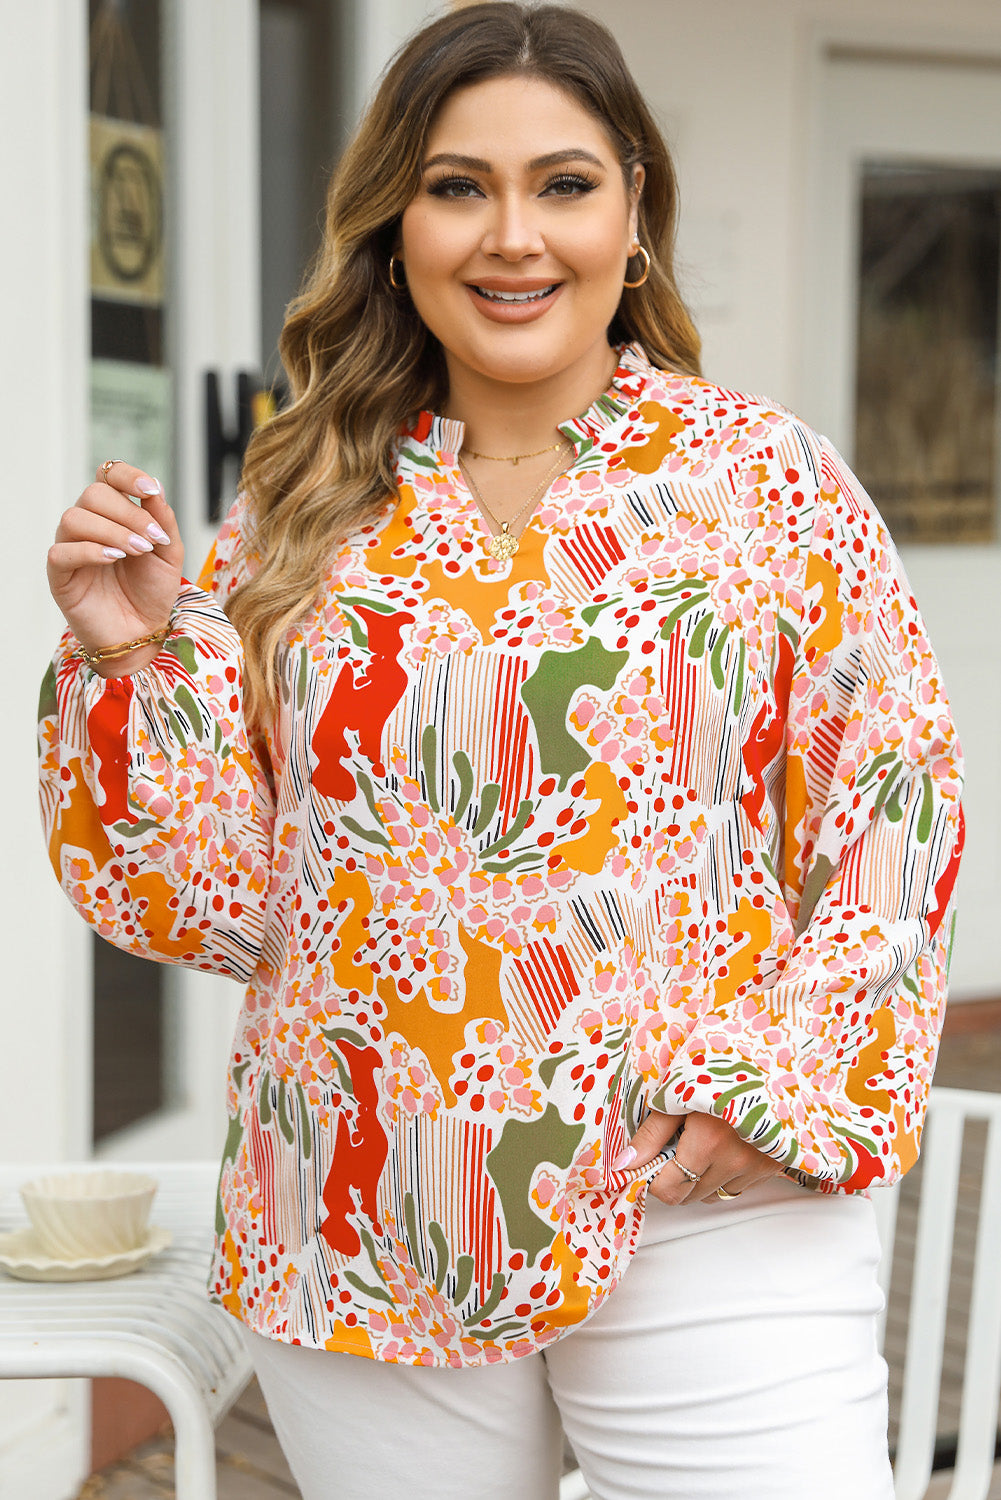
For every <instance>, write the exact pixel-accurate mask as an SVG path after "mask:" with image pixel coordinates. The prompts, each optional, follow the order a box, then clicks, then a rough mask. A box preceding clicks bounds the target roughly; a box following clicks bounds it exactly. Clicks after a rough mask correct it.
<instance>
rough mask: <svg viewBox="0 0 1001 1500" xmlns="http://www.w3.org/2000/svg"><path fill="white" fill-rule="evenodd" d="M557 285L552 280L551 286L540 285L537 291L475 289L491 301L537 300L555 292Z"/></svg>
mask: <svg viewBox="0 0 1001 1500" xmlns="http://www.w3.org/2000/svg"><path fill="white" fill-rule="evenodd" d="M558 286H559V282H558V281H554V282H553V284H552V285H551V286H545V287H542V288H541V290H540V291H537V292H487V291H484V289H483V287H481V286H478V287H476V288H475V290H476V291H477V292H478V293H479V295H480V296H481V297H487V298H489V300H490V301H491V302H539V301H541V300H542V298H543V297H548V296H549V295H550V293H551V292H555V290H556V288H557V287H558Z"/></svg>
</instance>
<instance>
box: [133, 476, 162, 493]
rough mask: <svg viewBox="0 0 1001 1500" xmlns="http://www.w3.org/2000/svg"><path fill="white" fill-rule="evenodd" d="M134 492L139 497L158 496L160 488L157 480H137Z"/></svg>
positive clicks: (160, 491)
mask: <svg viewBox="0 0 1001 1500" xmlns="http://www.w3.org/2000/svg"><path fill="white" fill-rule="evenodd" d="M136 492H137V493H138V494H140V495H159V494H161V493H162V488H161V485H160V481H159V479H137V480H136Z"/></svg>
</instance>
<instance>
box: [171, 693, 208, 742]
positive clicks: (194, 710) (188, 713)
mask: <svg viewBox="0 0 1001 1500" xmlns="http://www.w3.org/2000/svg"><path fill="white" fill-rule="evenodd" d="M174 702H175V703H176V704H177V705H178V707H179V708H181V709H183V711H184V717H185V718H186V719H187V721H188V723H189V724H190V725H191V732H192V734H193V735H194V736H195V738H196V739H197V737H198V736H199V735H200V734H201V732H202V716H201V714H200V713H199V712H198V704H197V703H196V702H195V700H194V698H193V697H192V695H191V689H190V688H188V687H186V686H185V684H184V683H183V682H179V683H178V684H177V686H176V687H175V689H174Z"/></svg>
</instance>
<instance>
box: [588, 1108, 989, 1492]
mask: <svg viewBox="0 0 1001 1500" xmlns="http://www.w3.org/2000/svg"><path fill="white" fill-rule="evenodd" d="M974 1120H979V1121H984V1122H986V1124H987V1126H988V1134H987V1144H986V1150H985V1153H984V1160H983V1171H982V1175H981V1180H980V1196H979V1210H978V1214H977V1235H976V1250H975V1259H974V1266H973V1284H972V1290H971V1295H970V1309H969V1318H968V1321H967V1329H966V1357H965V1365H964V1369H963V1385H962V1403H961V1407H960V1421H959V1440H958V1446H957V1451H956V1466H955V1470H954V1471H953V1474H952V1484H951V1487H950V1489H949V1490H948V1492H941V1500H987V1495H988V1491H989V1489H990V1485H991V1478H992V1472H993V1468H994V1450H995V1443H996V1441H997V1430H998V1403H999V1398H1001V1094H995V1093H986V1092H978V1091H974V1090H971V1089H947V1088H933V1089H932V1091H931V1096H930V1101H929V1106H928V1118H927V1121H926V1124H925V1130H924V1136H923V1139H922V1149H921V1161H920V1181H919V1192H920V1197H919V1208H918V1223H917V1236H916V1240H915V1243H914V1253H913V1266H914V1271H913V1278H912V1281H911V1290H910V1299H909V1308H908V1318H907V1344H906V1356H905V1360H904V1370H903V1389H902V1395H901V1405H900V1427H899V1435H898V1439H897V1444H896V1454H895V1460H894V1466H893V1480H894V1495H895V1500H924V1496H925V1495H926V1494H927V1492H928V1487H929V1484H930V1482H931V1477H932V1463H933V1461H934V1453H935V1438H936V1419H937V1416H938V1405H939V1393H940V1387H941V1383H942V1354H943V1347H944V1340H945V1326H946V1310H947V1305H948V1298H949V1284H950V1277H951V1274H952V1271H953V1231H954V1227H955V1224H956V1206H957V1198H958V1190H959V1181H960V1165H961V1156H962V1150H963V1135H964V1129H965V1126H966V1124H967V1122H968V1121H974ZM900 1187H901V1184H900V1183H897V1184H895V1185H894V1186H893V1187H891V1188H875V1189H873V1194H872V1197H873V1203H874V1205H875V1208H876V1217H877V1223H878V1225H879V1235H880V1242H881V1244H882V1251H883V1253H882V1256H881V1259H880V1266H879V1282H880V1285H881V1287H882V1288H883V1293H884V1296H885V1297H886V1298H887V1302H889V1297H890V1290H891V1280H892V1274H893V1250H894V1239H895V1231H896V1224H897V1208H898V1204H899V1199H900ZM885 1331H886V1309H885V1308H884V1310H883V1313H882V1315H881V1318H880V1324H879V1340H880V1347H881V1348H882V1347H883V1339H884V1335H885ZM936 1493H939V1492H938V1491H936ZM560 1500H588V1489H587V1485H586V1483H585V1482H584V1479H583V1477H582V1475H581V1473H580V1471H579V1470H576V1469H575V1470H574V1471H573V1472H572V1473H569V1474H566V1475H565V1476H564V1478H563V1482H562V1484H561V1486H560Z"/></svg>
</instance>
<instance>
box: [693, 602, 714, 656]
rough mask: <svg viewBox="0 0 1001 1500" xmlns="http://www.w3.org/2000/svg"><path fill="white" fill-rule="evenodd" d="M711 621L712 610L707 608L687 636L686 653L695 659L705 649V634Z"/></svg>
mask: <svg viewBox="0 0 1001 1500" xmlns="http://www.w3.org/2000/svg"><path fill="white" fill-rule="evenodd" d="M712 623H713V616H712V611H711V610H707V611H706V613H705V614H704V615H703V616H702V618H701V620H699V622H698V624H697V625H696V626H695V629H694V630H693V631H692V633H691V635H690V636H689V638H688V655H689V656H690V657H691V659H692V660H693V661H696V660H697V659H698V658H699V657H700V656H701V655H702V653H703V652H704V651H705V649H706V635H707V633H708V631H709V627H710V625H711V624H712Z"/></svg>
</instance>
